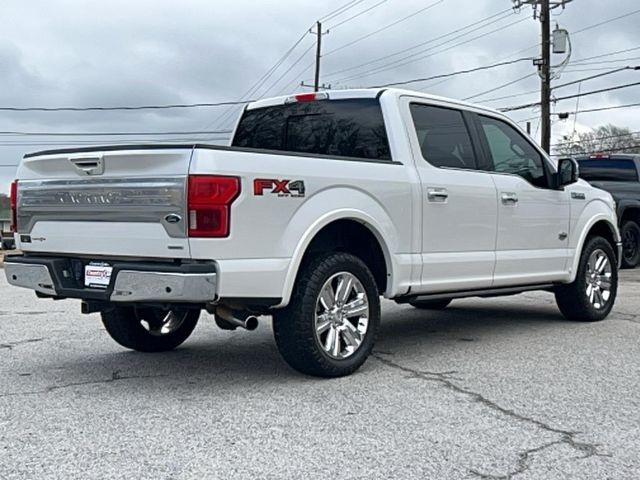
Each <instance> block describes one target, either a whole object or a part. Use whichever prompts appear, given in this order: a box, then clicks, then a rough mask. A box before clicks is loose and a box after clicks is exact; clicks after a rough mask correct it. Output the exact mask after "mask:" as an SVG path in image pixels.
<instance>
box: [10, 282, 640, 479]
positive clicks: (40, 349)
mask: <svg viewBox="0 0 640 480" xmlns="http://www.w3.org/2000/svg"><path fill="white" fill-rule="evenodd" d="M0 275H1V279H0V298H1V302H2V303H1V304H0V379H1V381H0V478H1V479H3V480H5V479H23V478H28V479H46V478H64V479H74V478H78V479H80V478H82V479H88V478H110V479H112V478H113V479H115V478H122V479H125V478H126V479H130V478H149V479H186V478H198V479H200V478H221V479H228V478H292V479H299V478H303V476H305V477H308V478H362V479H365V478H366V479H371V478H397V479H408V478H420V479H424V478H434V479H435V478H437V479H444V478H446V479H449V478H451V479H461V478H512V477H513V478H518V479H533V478H536V479H555V478H574V479H591V478H593V479H599V480H600V479H605V478H610V479H631V478H638V477H640V458H639V453H638V452H640V400H639V397H640V342H638V338H639V335H638V334H639V332H640V298H639V293H640V270H636V271H623V272H622V284H621V287H620V292H619V297H618V302H617V305H616V307H615V310H614V312H613V313H612V315H611V316H610V317H609V319H607V320H605V321H604V322H601V323H597V324H578V323H571V322H567V321H564V320H563V319H562V318H561V316H560V314H559V312H558V310H557V309H556V307H555V304H554V303H553V296H552V295H550V294H546V293H527V294H522V295H519V296H517V297H510V298H502V299H486V300H484V299H473V300H460V301H456V302H454V303H452V305H451V307H450V308H449V309H447V310H445V311H443V312H435V313H433V312H431V313H429V312H427V313H425V312H422V311H418V310H414V309H413V308H411V307H408V306H402V307H401V306H397V305H395V304H393V303H391V302H385V304H384V312H383V325H382V330H381V334H380V338H379V340H378V343H377V347H376V349H375V354H374V356H373V357H372V358H371V359H370V360H369V361H368V362H367V363H366V364H365V366H364V368H362V369H361V370H360V371H359V372H358V373H356V374H355V375H353V376H351V377H347V378H342V379H337V380H318V379H312V378H307V377H303V376H301V375H299V374H297V373H295V372H293V371H292V370H290V369H289V368H288V367H287V366H286V365H285V364H284V362H283V361H282V360H281V359H280V357H279V355H278V352H277V350H276V347H275V344H274V342H273V340H272V336H271V325H270V321H269V319H265V320H264V321H263V323H262V325H261V326H260V327H259V329H258V330H257V331H255V332H246V331H235V332H225V331H222V330H218V329H217V327H216V326H215V324H214V322H213V320H212V319H211V318H208V317H206V316H205V315H203V316H202V317H201V320H200V324H199V325H198V327H197V328H196V331H195V333H194V335H193V336H192V337H191V338H190V339H189V340H188V341H187V342H186V343H185V344H184V345H183V346H182V347H181V348H179V349H178V350H176V351H174V352H171V353H168V354H154V355H149V354H140V353H134V352H129V351H126V350H123V349H122V348H120V347H119V346H118V345H116V344H115V342H113V341H112V340H111V339H110V338H109V337H108V335H107V334H106V332H105V331H104V329H103V328H102V325H101V323H100V322H99V318H98V316H97V315H91V316H83V315H81V314H80V312H79V305H78V303H77V302H74V301H60V302H53V301H45V300H36V298H35V297H34V295H33V294H32V293H31V292H28V291H24V290H20V289H14V288H10V287H8V286H7V284H6V281H5V280H4V273H3V272H0Z"/></svg>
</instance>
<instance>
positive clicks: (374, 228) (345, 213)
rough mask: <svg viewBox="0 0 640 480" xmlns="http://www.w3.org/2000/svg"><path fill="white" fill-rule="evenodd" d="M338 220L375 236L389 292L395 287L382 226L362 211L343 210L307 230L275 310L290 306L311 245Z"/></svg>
mask: <svg viewBox="0 0 640 480" xmlns="http://www.w3.org/2000/svg"><path fill="white" fill-rule="evenodd" d="M337 220H354V221H356V222H359V223H361V224H362V225H363V226H365V227H367V228H368V229H369V230H370V231H371V233H372V234H373V236H374V237H375V238H376V240H377V241H378V243H379V245H380V248H381V250H382V254H383V255H384V261H385V264H386V267H387V276H388V279H389V281H388V282H387V292H388V291H390V290H391V288H392V285H393V278H394V277H393V274H394V271H395V263H394V260H393V256H392V255H391V252H390V250H389V242H388V240H387V239H386V238H385V237H384V235H383V234H382V233H381V232H382V231H383V229H382V226H381V225H380V224H379V223H378V221H376V220H375V219H374V218H373V217H372V216H370V215H368V214H367V213H365V212H363V211H361V210H357V209H351V208H341V209H337V210H332V211H330V212H327V213H325V214H324V215H322V216H320V217H319V218H317V219H316V220H315V221H314V222H313V223H312V224H311V225H310V226H309V227H308V228H307V229H306V230H305V232H304V234H303V235H302V237H301V238H300V240H299V241H298V244H297V245H296V248H295V250H294V253H293V256H292V257H291V261H290V262H289V268H288V269H287V274H286V276H285V283H284V287H283V290H282V301H281V303H279V304H278V305H276V306H275V307H274V308H283V307H286V306H287V305H288V304H289V300H290V299H291V294H292V292H293V287H294V283H295V280H296V277H297V276H298V271H299V269H300V264H301V263H302V258H303V257H304V254H305V253H306V252H307V249H308V248H309V245H310V244H311V242H312V241H313V239H314V238H315V236H316V235H317V234H318V232H320V230H322V229H323V228H324V227H326V226H327V225H329V224H331V223H333V222H335V221H337Z"/></svg>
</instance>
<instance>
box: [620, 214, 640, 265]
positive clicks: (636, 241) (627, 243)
mask: <svg viewBox="0 0 640 480" xmlns="http://www.w3.org/2000/svg"><path fill="white" fill-rule="evenodd" d="M620 236H621V237H622V267H623V268H636V267H637V266H638V264H639V263H640V227H639V226H638V224H637V223H636V222H634V221H633V220H627V221H626V222H624V223H623V224H622V227H621V228H620Z"/></svg>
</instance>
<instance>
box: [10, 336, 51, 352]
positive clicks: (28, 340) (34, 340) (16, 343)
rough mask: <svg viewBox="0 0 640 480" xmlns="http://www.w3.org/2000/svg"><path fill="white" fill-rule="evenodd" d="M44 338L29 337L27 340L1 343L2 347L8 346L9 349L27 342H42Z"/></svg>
mask: <svg viewBox="0 0 640 480" xmlns="http://www.w3.org/2000/svg"><path fill="white" fill-rule="evenodd" d="M43 340H44V338H27V339H26V340H18V341H16V342H8V343H0V348H6V349H7V350H13V349H14V348H15V347H18V346H20V345H24V344H27V343H36V342H42V341H43Z"/></svg>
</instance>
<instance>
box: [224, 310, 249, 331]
mask: <svg viewBox="0 0 640 480" xmlns="http://www.w3.org/2000/svg"><path fill="white" fill-rule="evenodd" d="M215 315H217V316H218V317H220V318H221V319H222V320H224V321H225V322H227V323H230V324H231V325H233V326H234V327H241V328H244V329H246V330H249V331H251V330H255V329H256V328H258V318H257V317H255V316H253V315H248V316H247V317H245V319H244V320H242V319H240V318H238V317H236V316H235V315H234V313H233V311H232V310H230V309H228V308H226V307H218V308H216V311H215Z"/></svg>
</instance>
